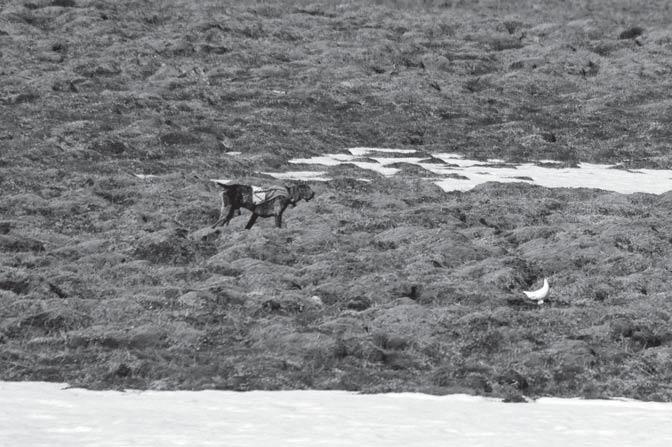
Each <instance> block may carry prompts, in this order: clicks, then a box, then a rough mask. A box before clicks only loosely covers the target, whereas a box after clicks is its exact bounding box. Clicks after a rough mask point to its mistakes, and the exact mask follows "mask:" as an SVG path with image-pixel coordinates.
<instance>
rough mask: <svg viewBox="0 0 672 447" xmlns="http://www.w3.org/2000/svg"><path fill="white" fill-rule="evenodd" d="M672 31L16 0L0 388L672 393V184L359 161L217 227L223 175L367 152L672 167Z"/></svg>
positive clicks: (611, 19)
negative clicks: (23, 383) (514, 176)
mask: <svg viewBox="0 0 672 447" xmlns="http://www.w3.org/2000/svg"><path fill="white" fill-rule="evenodd" d="M671 14H672V10H670V9H669V8H667V2H663V1H646V2H644V1H637V0H636V1H631V0H627V1H626V0H617V1H612V2H606V1H604V2H588V1H585V2H581V1H574V2H566V1H560V0H557V1H555V0H550V1H548V0H544V1H541V0H538V1H535V0H529V1H528V0H519V1H512V2H501V1H497V0H484V1H479V2H472V1H469V2H466V1H420V0H398V1H393V0H382V1H380V0H379V1H370V2H369V1H362V2H352V3H342V2H328V1H317V2H315V1H311V2H307V1H306V2H303V1H298V0H297V1H291V0H286V1H283V2H277V3H273V2H270V3H269V2H259V3H254V2H233V1H217V2H187V1H181V0H168V1H161V2H151V1H149V2H136V1H118V2H101V1H98V0H74V1H64V0H60V1H47V0H44V1H43V0H34V1H30V2H27V1H24V0H21V1H18V0H9V1H3V2H1V3H0V62H1V64H0V123H1V125H0V191H1V193H0V379H2V380H47V381H65V382H69V383H71V384H74V385H78V386H86V387H90V388H129V387H130V388H140V389H147V388H151V389H204V388H216V389H235V390H250V389H297V388H299V389H300V388H317V389H347V390H358V391H364V392H383V391H422V392H427V393H439V394H443V393H451V392H471V393H478V394H487V395H494V396H501V397H504V398H506V399H507V400H510V401H520V400H521V396H540V395H555V396H585V397H600V398H605V397H610V396H627V397H633V398H640V399H648V400H665V401H670V400H672V385H670V383H671V382H672V381H671V379H672V329H671V324H670V318H671V316H672V301H671V295H670V285H671V284H670V282H671V281H670V269H671V268H672V258H671V257H670V256H669V253H670V251H671V249H672V223H670V222H672V216H671V214H672V211H671V205H672V195H670V194H672V193H670V194H664V195H661V196H654V195H645V194H633V195H620V194H616V193H610V192H605V191H600V190H587V189H547V188H541V187H536V186H533V185H529V184H526V183H525V182H524V181H523V179H521V182H520V183H515V184H493V183H490V184H485V185H481V186H479V187H477V188H475V189H474V190H472V191H469V192H466V193H462V192H452V193H444V192H443V191H441V190H440V189H439V188H438V187H436V186H435V185H433V184H432V183H431V181H427V180H422V178H424V177H427V176H428V175H427V173H426V172H425V171H423V170H419V169H416V168H415V167H411V166H407V165H399V166H398V167H400V168H402V171H401V173H400V174H398V175H395V176H393V177H390V178H384V177H382V176H379V175H377V174H374V173H371V172H367V171H363V172H364V173H363V172H362V170H361V169H359V168H356V167H354V166H352V165H351V166H339V167H335V168H331V169H328V170H327V171H328V175H329V176H331V177H333V180H331V181H329V182H326V183H313V184H311V187H312V188H313V189H314V190H315V191H316V197H315V199H314V200H313V201H311V202H309V203H303V202H302V203H300V204H299V205H298V206H297V207H296V208H290V209H288V211H287V213H286V214H285V227H284V228H282V229H275V228H274V227H273V222H272V219H260V220H259V221H258V223H257V224H256V226H255V227H254V228H253V229H252V230H251V231H244V230H243V229H242V227H243V226H244V223H245V221H246V219H247V217H246V216H242V217H237V218H235V219H234V220H233V221H232V222H231V224H230V225H229V226H228V227H223V228H222V229H221V230H220V231H218V232H215V231H213V230H210V229H209V225H211V224H212V223H213V222H214V221H215V220H216V218H217V215H218V211H219V210H218V207H219V203H218V197H217V191H216V187H215V186H214V184H212V183H211V182H209V181H208V180H209V179H211V178H230V179H236V180H238V181H240V182H252V183H264V182H269V179H268V178H265V177H263V176H261V175H260V174H259V172H264V171H282V170H291V169H293V168H295V167H294V166H293V165H291V164H288V160H289V159H291V158H293V157H307V156H311V155H319V154H323V153H334V152H344V151H345V150H346V149H347V148H348V147H355V146H375V147H388V148H389V147H394V148H406V149H408V148H412V149H417V150H418V151H419V152H420V153H422V154H428V155H429V154H431V153H433V152H457V153H461V154H463V155H465V156H467V157H470V158H476V159H482V160H486V159H488V158H498V159H504V160H506V161H515V162H518V161H526V160H527V161H536V160H543V159H556V160H560V161H563V162H565V163H567V165H573V164H575V163H577V162H581V161H583V162H602V163H621V164H622V165H623V166H625V167H630V168H643V167H657V168H671V167H672V153H671V152H670V150H669V144H670V143H669V142H670V136H671V135H672V133H671V132H670V131H669V122H670V118H671V116H670V107H669V103H670V97H671V94H672V93H671V92H672V88H670V87H671V85H670V84H671V81H670V79H672V78H671V77H670V74H671V72H672V64H671V63H670V61H672V31H670V29H669V26H668V24H669V23H670V19H672V17H670V15H671ZM230 151H236V152H241V155H230V154H227V152H230ZM423 156H424V155H423ZM136 174H152V175H154V177H146V178H138V177H137V176H136ZM362 178H365V179H367V180H369V181H362V180H361V179H362ZM544 276H546V277H548V278H549V281H550V283H551V287H552V289H551V295H550V296H549V298H548V300H547V302H546V303H545V304H544V305H543V306H536V305H530V304H529V303H527V302H526V301H525V300H523V299H522V294H521V291H522V290H528V289H531V288H535V287H538V286H539V285H540V283H541V280H542V278H543V277H544ZM316 297H317V298H316Z"/></svg>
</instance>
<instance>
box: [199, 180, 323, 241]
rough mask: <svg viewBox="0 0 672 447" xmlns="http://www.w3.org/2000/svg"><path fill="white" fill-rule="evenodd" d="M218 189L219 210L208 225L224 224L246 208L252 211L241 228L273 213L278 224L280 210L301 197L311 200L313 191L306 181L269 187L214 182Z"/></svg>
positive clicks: (280, 221)
mask: <svg viewBox="0 0 672 447" xmlns="http://www.w3.org/2000/svg"><path fill="white" fill-rule="evenodd" d="M215 183H217V185H219V186H220V187H221V188H222V192H221V194H220V195H221V198H222V208H221V210H220V212H219V219H217V222H215V224H214V225H213V226H212V228H216V227H218V226H221V225H224V224H226V225H228V224H229V221H230V220H231V219H233V215H234V213H235V212H236V211H238V215H240V208H247V209H248V210H250V211H252V216H250V220H249V221H248V222H247V225H245V229H246V230H249V229H250V228H252V226H253V225H254V223H255V222H256V221H257V218H258V217H260V216H261V217H271V216H275V226H276V227H278V228H280V227H281V226H282V213H284V212H285V209H286V208H287V206H288V205H292V207H294V206H296V204H297V202H299V201H300V200H301V199H303V200H305V201H306V202H307V201H309V200H311V199H312V198H313V197H314V196H315V193H314V192H313V191H312V190H311V189H310V186H308V185H306V184H303V183H302V184H297V185H290V186H272V187H269V188H259V187H256V186H252V185H238V184H231V185H228V184H225V183H222V182H218V181H215Z"/></svg>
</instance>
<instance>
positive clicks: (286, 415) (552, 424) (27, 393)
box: [0, 382, 672, 447]
mask: <svg viewBox="0 0 672 447" xmlns="http://www.w3.org/2000/svg"><path fill="white" fill-rule="evenodd" d="M0 445H1V446H7V447H10V446H11V447H26V446H31V447H37V446H45V447H46V446H49V447H59V446H64V447H65V446H67V447H74V446H78V447H82V446H96V447H106V446H115V447H118V446H129V447H143V446H157V447H168V446H190V447H198V446H226V447H237V446H259V447H275V446H279V447H282V446H306V447H315V446H339V447H346V446H353V447H354V446H356V447H366V446H390V447H396V446H399V447H411V446H422V447H429V446H442V447H445V446H458V447H460V446H464V447H477V446H512V447H525V446H543V447H551V446H572V447H577V446H619V447H627V446H637V447H648V446H661V447H662V446H671V445H672V404H665V403H655V402H638V401H625V400H621V401H599V400H576V399H557V398H542V399H539V400H537V401H536V402H534V403H522V404H507V403H502V402H500V401H498V400H495V399H488V398H483V397H473V396H465V395H452V396H429V395H424V394H412V393H402V394H369V395H360V394H355V393H349V392H345V391H252V392H247V393H240V392H233V391H144V392H139V391H127V392H117V391H86V390H82V389H65V385H63V384H57V383H43V382H0Z"/></svg>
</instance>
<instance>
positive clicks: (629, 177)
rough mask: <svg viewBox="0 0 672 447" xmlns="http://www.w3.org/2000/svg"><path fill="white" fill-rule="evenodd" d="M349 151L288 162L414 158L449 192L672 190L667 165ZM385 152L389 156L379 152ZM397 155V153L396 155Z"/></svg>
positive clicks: (301, 176) (369, 163)
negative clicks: (516, 186)
mask: <svg viewBox="0 0 672 447" xmlns="http://www.w3.org/2000/svg"><path fill="white" fill-rule="evenodd" d="M348 151H349V152H350V153H349V154H325V155H321V156H316V157H311V158H296V159H293V160H290V163H294V164H304V165H321V166H336V165H339V164H343V163H350V164H353V165H355V166H358V167H360V168H362V169H367V170H371V171H375V172H378V173H380V174H382V175H385V176H390V175H394V174H396V173H397V172H399V169H398V168H396V167H393V166H389V165H391V164H393V163H402V162H403V163H410V164H414V165H417V166H420V167H422V168H424V169H426V170H427V171H429V173H431V175H432V176H433V177H428V178H427V180H430V181H433V182H435V183H436V184H437V185H438V186H440V187H441V188H442V189H443V190H445V191H467V190H469V189H472V188H473V187H475V186H477V185H479V184H481V183H485V182H526V183H530V184H535V185H540V186H546V187H550V188H598V189H604V190H608V191H615V192H619V193H623V194H631V193H636V192H644V193H652V194H661V193H664V192H667V191H670V190H672V170H669V169H637V170H627V169H617V168H616V167H615V166H610V165H602V164H591V163H580V164H579V165H578V167H577V168H560V167H553V165H554V164H555V165H556V166H559V164H558V162H555V161H552V160H540V161H539V163H538V164H535V163H522V164H512V163H504V162H503V161H502V160H487V161H478V160H469V159H465V158H464V157H462V156H461V155H458V154H452V153H437V154H432V157H434V159H433V160H430V159H428V158H427V157H424V158H421V157H413V156H412V155H413V153H414V152H415V151H414V150H412V149H380V148H363V147H357V148H351V149H348ZM376 153H385V155H386V156H385V157H376V156H375V155H376ZM397 154H398V155H399V156H396V155H397ZM437 161H438V163H437ZM266 174H269V175H272V176H274V177H276V178H281V179H296V180H317V179H319V180H328V178H326V177H323V176H324V175H325V172H324V171H289V172H283V173H279V172H278V173H271V172H268V173H266Z"/></svg>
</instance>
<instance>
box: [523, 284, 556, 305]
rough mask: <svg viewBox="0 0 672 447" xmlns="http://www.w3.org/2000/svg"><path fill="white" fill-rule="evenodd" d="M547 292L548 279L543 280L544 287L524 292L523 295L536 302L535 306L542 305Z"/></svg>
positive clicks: (548, 288)
mask: <svg viewBox="0 0 672 447" xmlns="http://www.w3.org/2000/svg"><path fill="white" fill-rule="evenodd" d="M549 290H550V287H549V285H548V279H546V278H544V285H543V286H541V289H539V290H533V291H525V292H523V293H524V294H525V296H527V297H528V298H529V299H531V300H534V301H536V302H537V304H543V303H544V298H546V296H548V291H549Z"/></svg>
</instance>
